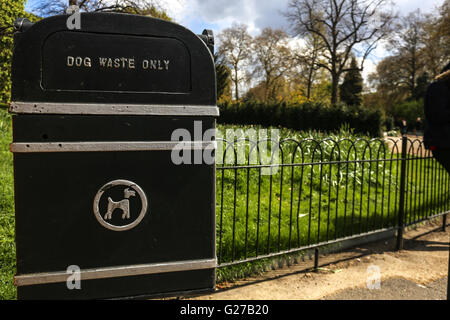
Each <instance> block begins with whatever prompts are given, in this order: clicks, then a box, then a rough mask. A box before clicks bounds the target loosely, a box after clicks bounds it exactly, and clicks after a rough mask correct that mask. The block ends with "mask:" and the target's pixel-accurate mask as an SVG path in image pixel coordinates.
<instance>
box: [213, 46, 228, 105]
mask: <svg viewBox="0 0 450 320" xmlns="http://www.w3.org/2000/svg"><path fill="white" fill-rule="evenodd" d="M214 63H215V66H216V83H217V100H220V99H221V97H222V96H224V95H225V96H228V95H230V94H229V93H228V91H230V88H231V86H230V76H231V70H230V68H228V67H227V66H226V65H225V63H224V62H223V57H221V56H220V54H218V53H216V54H215V55H214ZM230 96H231V95H230Z"/></svg>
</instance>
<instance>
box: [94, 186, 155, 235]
mask: <svg viewBox="0 0 450 320" xmlns="http://www.w3.org/2000/svg"><path fill="white" fill-rule="evenodd" d="M113 187H124V189H123V199H122V200H119V201H114V200H113V198H111V197H108V206H107V210H106V213H105V214H103V215H102V214H101V213H100V200H101V199H102V196H103V194H104V193H105V192H106V191H107V190H109V189H111V188H113ZM116 196H117V193H116ZM132 197H138V198H140V200H141V211H140V212H139V215H138V216H137V218H136V219H134V220H133V221H131V222H130V223H129V224H126V225H115V224H113V223H112V220H113V213H114V212H116V213H117V212H120V211H122V220H131V218H132V214H131V212H133V211H132V210H133V208H132V204H131V203H130V199H131V198H132ZM115 200H117V199H115ZM103 203H104V202H103ZM135 204H136V202H135ZM137 206H138V205H136V206H135V207H134V210H136V211H137V209H136V207H137ZM147 206H148V202H147V197H146V195H145V193H144V191H143V190H142V189H141V187H139V186H138V185H137V184H136V183H134V182H131V181H128V180H114V181H111V182H108V183H107V184H105V185H104V186H103V187H101V188H100V190H99V191H98V192H97V194H96V195H95V198H94V215H95V218H96V219H97V221H98V222H99V223H100V224H101V225H102V226H104V227H105V228H107V229H110V230H113V231H125V230H130V229H132V228H134V227H136V226H137V225H138V224H139V223H140V222H141V221H142V219H143V218H144V216H145V214H146V212H147ZM103 210H104V209H103ZM107 221H108V222H107ZM115 221H116V222H117V218H116V220H115Z"/></svg>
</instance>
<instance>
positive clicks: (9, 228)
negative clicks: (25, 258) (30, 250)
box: [0, 105, 16, 300]
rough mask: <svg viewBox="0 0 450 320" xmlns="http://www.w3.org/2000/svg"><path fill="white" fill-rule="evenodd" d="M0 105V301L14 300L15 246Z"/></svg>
mask: <svg viewBox="0 0 450 320" xmlns="http://www.w3.org/2000/svg"><path fill="white" fill-rule="evenodd" d="M1 107H4V106H1V105H0V300H2V299H14V298H15V297H16V289H15V287H14V285H13V276H14V274H15V272H16V246H15V243H14V188H13V186H14V184H13V164H12V158H13V156H12V153H11V152H9V144H10V142H11V141H12V135H11V117H10V115H9V114H8V113H7V112H6V110H5V109H3V108H1Z"/></svg>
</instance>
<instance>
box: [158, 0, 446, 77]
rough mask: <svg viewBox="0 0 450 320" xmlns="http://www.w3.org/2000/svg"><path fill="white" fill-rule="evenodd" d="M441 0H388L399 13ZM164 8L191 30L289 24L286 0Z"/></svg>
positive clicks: (367, 69) (374, 58)
mask: <svg viewBox="0 0 450 320" xmlns="http://www.w3.org/2000/svg"><path fill="white" fill-rule="evenodd" d="M443 1H444V0H392V2H393V4H394V10H395V11H396V12H398V13H399V14H400V15H406V14H408V13H409V12H412V11H415V10H417V9H420V11H421V12H422V13H429V12H431V11H432V10H433V9H434V8H436V7H437V6H440V5H442V3H443ZM164 2H165V3H166V5H165V8H166V10H167V12H168V13H169V15H170V16H171V17H173V18H174V19H175V21H176V22H177V23H179V24H182V25H184V26H185V27H187V28H188V29H190V30H192V31H193V32H195V33H201V32H202V31H203V29H212V30H213V31H214V34H217V33H219V32H220V31H221V30H223V29H225V28H228V27H230V26H231V25H232V24H233V22H237V23H245V24H247V25H248V30H249V32H250V34H251V35H252V36H255V35H257V34H258V33H259V32H260V31H261V30H262V29H263V28H265V27H268V26H270V27H272V28H282V29H284V30H285V31H289V25H288V24H287V21H286V18H285V17H284V16H283V15H282V12H284V11H286V9H287V4H288V2H289V0H275V1H274V0H166V1H164ZM387 54H388V53H387V51H386V50H385V48H384V47H383V45H379V46H378V47H377V48H376V49H375V50H374V51H373V52H372V54H371V56H370V57H369V58H368V60H366V62H365V64H364V70H363V77H364V79H367V77H368V75H369V74H370V73H373V72H374V71H375V68H376V64H377V63H378V61H380V60H381V59H382V58H383V57H385V56H386V55H387Z"/></svg>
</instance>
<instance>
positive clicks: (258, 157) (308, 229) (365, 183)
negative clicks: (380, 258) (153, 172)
mask: <svg viewBox="0 0 450 320" xmlns="http://www.w3.org/2000/svg"><path fill="white" fill-rule="evenodd" d="M262 143H264V144H268V145H265V148H262V147H261V146H262ZM218 144H219V145H221V148H219V151H218V154H217V159H218V164H217V196H216V199H217V200H216V208H217V210H216V212H217V217H216V219H217V228H216V230H217V234H216V238H217V256H218V264H219V267H224V266H230V265H234V264H239V263H243V262H250V261H254V260H258V259H264V258H269V257H273V256H277V255H283V254H288V253H293V252H297V251H300V250H305V249H310V248H318V247H320V246H323V245H327V244H331V243H335V242H339V241H343V240H345V239H350V238H356V237H361V236H364V235H368V234H373V233H378V232H383V231H387V230H397V231H398V233H397V234H398V237H397V239H398V244H397V245H398V247H399V248H400V247H401V246H402V239H403V228H404V227H405V226H408V225H412V224H415V223H418V222H421V221H424V220H427V219H430V218H433V217H437V216H439V215H444V214H445V215H446V214H447V213H449V212H450V211H449V210H450V198H449V186H450V180H449V178H450V177H449V174H448V173H447V172H446V171H445V170H444V169H443V167H441V166H440V165H439V163H438V162H436V161H435V160H434V159H433V157H432V154H431V152H430V151H429V150H426V149H425V148H424V145H423V143H422V141H421V140H420V139H410V138H407V137H403V138H400V139H395V138H390V139H372V140H368V139H356V140H354V139H348V138H345V139H340V140H333V139H331V138H327V139H322V140H317V139H303V140H298V141H297V140H294V139H283V140H279V141H276V140H273V141H272V140H271V139H265V140H260V141H252V140H250V139H247V138H241V139H234V140H232V141H227V140H225V139H218ZM264 153H265V154H264Z"/></svg>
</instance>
